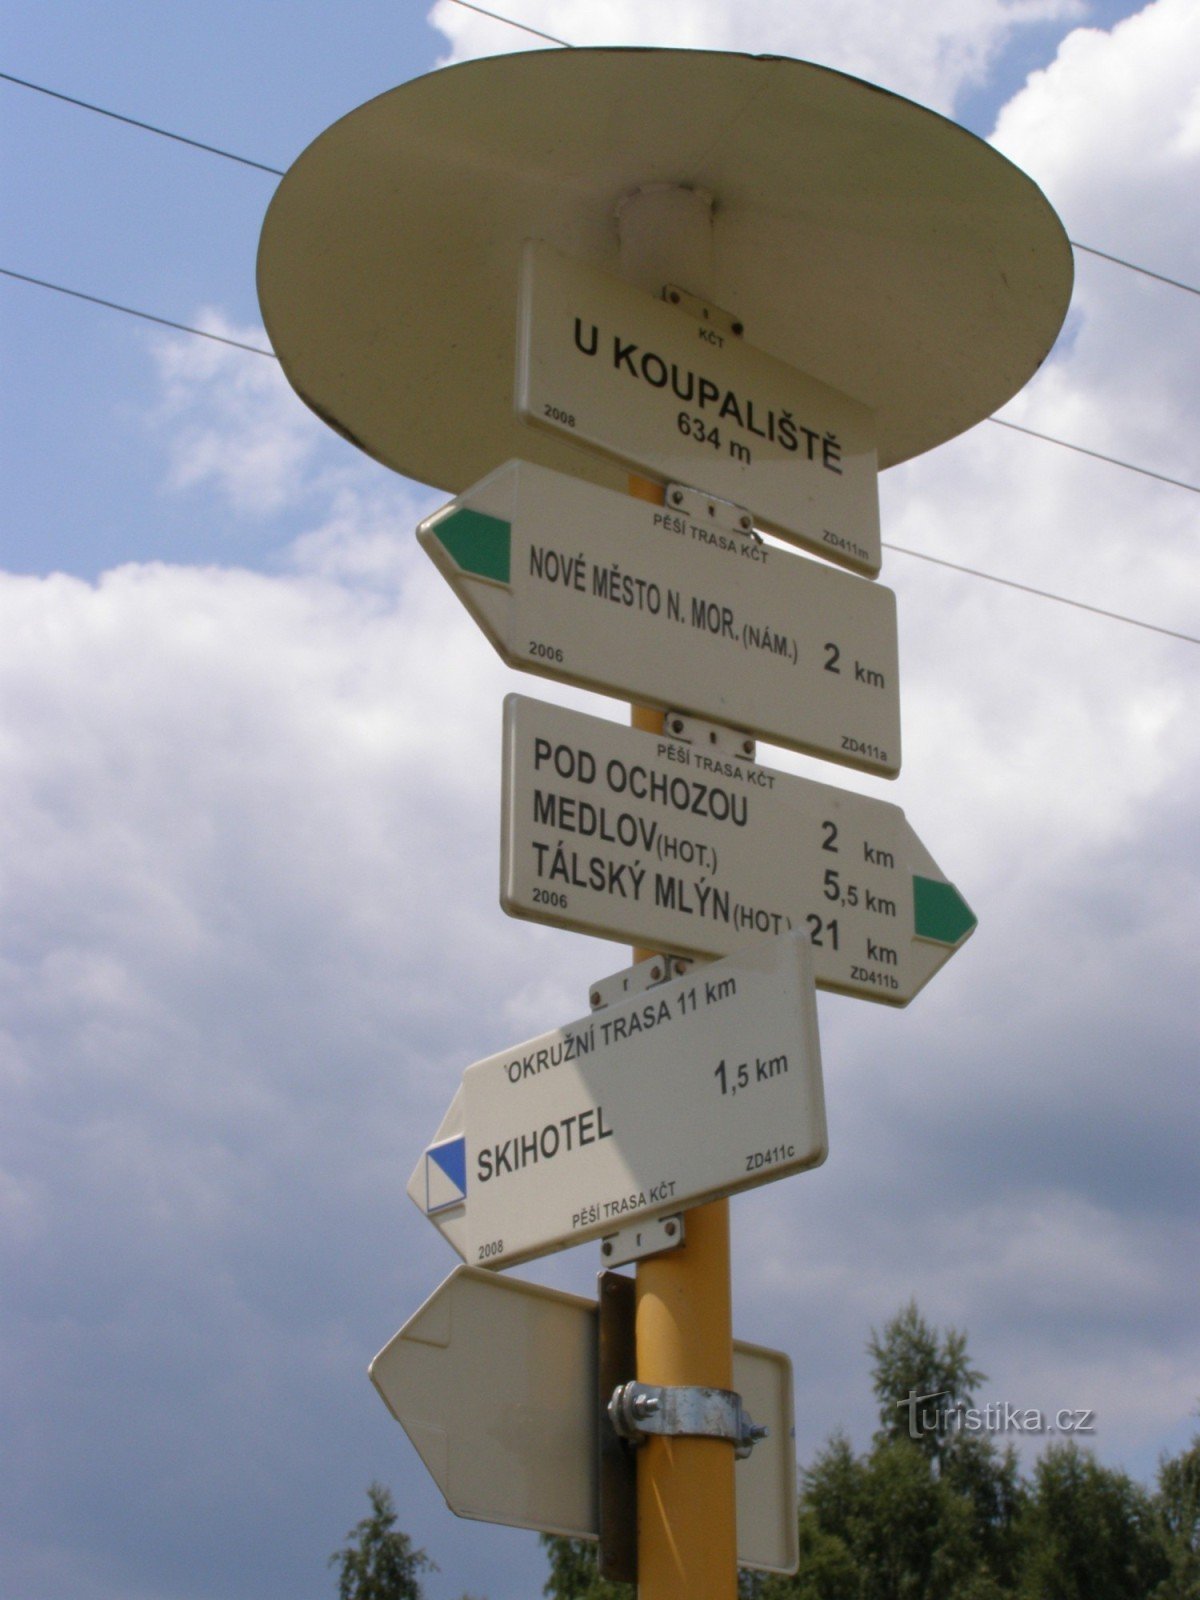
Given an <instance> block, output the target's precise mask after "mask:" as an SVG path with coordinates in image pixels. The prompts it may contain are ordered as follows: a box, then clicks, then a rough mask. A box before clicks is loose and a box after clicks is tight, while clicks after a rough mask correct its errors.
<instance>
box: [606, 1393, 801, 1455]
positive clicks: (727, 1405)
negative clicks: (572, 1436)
mask: <svg viewBox="0 0 1200 1600" xmlns="http://www.w3.org/2000/svg"><path fill="white" fill-rule="evenodd" d="M608 1418H609V1421H610V1422H611V1423H612V1425H613V1427H614V1428H615V1429H616V1432H617V1433H618V1435H619V1436H620V1437H621V1438H622V1439H629V1440H631V1441H632V1442H633V1443H634V1444H640V1443H641V1438H642V1435H643V1434H646V1433H666V1434H672V1435H674V1434H690V1435H693V1436H696V1437H700V1438H706V1439H728V1440H729V1441H730V1443H731V1444H732V1445H733V1453H734V1455H735V1456H737V1457H739V1458H744V1457H746V1456H748V1455H749V1454H750V1452H751V1450H753V1449H754V1444H755V1441H756V1440H758V1439H765V1438H766V1437H767V1434H768V1432H769V1430H768V1429H767V1428H764V1427H760V1426H759V1425H758V1424H757V1423H755V1422H752V1421H751V1420H750V1417H749V1415H748V1414H747V1413H746V1412H745V1411H744V1410H743V1409H742V1397H741V1395H740V1394H734V1392H733V1390H732V1389H703V1388H699V1387H697V1386H694V1385H681V1386H680V1387H678V1388H668V1387H665V1386H664V1385H661V1384H654V1383H639V1382H638V1381H637V1380H636V1379H635V1380H633V1381H632V1382H630V1383H622V1384H619V1385H618V1386H617V1388H616V1389H614V1390H613V1397H612V1399H611V1400H610V1401H609V1402H608Z"/></svg>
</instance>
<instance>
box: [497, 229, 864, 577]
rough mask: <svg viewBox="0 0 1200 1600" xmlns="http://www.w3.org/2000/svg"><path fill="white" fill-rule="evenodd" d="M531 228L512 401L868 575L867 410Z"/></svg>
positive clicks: (733, 329) (734, 331) (545, 422)
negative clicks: (569, 253) (536, 236)
mask: <svg viewBox="0 0 1200 1600" xmlns="http://www.w3.org/2000/svg"><path fill="white" fill-rule="evenodd" d="M671 294H672V291H671V290H668V297H667V298H666V299H658V298H656V297H655V296H653V295H650V294H647V293H646V292H645V291H644V290H642V289H638V288H636V287H635V286H634V285H632V284H629V283H623V282H622V281H621V280H620V279H619V278H616V277H614V276H613V275H612V274H611V273H608V272H598V271H596V270H595V268H593V267H589V266H586V265H584V264H582V263H580V262H578V261H572V260H570V259H568V258H567V257H566V256H563V255H561V254H559V252H558V251H556V250H552V249H551V248H550V247H549V246H548V245H546V244H544V243H541V242H539V241H536V240H530V241H529V242H528V243H527V244H526V246H525V253H524V260H523V263H522V269H521V302H520V303H521V325H520V334H519V337H518V342H517V410H518V411H519V412H520V414H521V416H523V417H524V418H525V420H526V421H527V422H531V423H533V424H535V425H536V426H537V427H539V428H549V429H551V430H552V431H554V432H557V433H564V434H567V435H569V437H570V438H572V439H575V440H581V441H583V442H584V443H586V444H590V445H593V446H595V448H596V449H598V450H603V451H605V452H606V453H608V454H610V455H614V456H616V457H617V458H618V459H619V460H621V461H624V462H626V463H627V464H628V465H630V466H633V467H638V468H644V469H645V470H646V471H648V472H651V473H653V474H654V475H655V476H657V477H659V478H662V479H664V480H666V481H668V482H678V483H692V484H695V485H696V487H697V488H699V489H702V490H705V491H706V492H707V493H709V494H717V495H721V496H723V497H724V498H725V499H726V500H733V501H737V502H738V503H739V504H741V505H744V506H746V507H748V508H749V510H750V511H751V512H752V513H753V514H754V517H755V520H756V521H758V522H760V523H761V525H762V526H763V527H764V528H769V529H770V530H771V531H772V532H773V533H778V534H780V535H782V536H783V537H784V538H785V539H792V540H795V541H796V543H798V544H802V545H805V546H806V547H807V548H808V549H810V550H815V551H817V552H819V554H821V555H823V556H827V557H828V558H829V560H831V561H837V562H840V563H841V564H842V565H844V566H848V567H853V568H855V570H857V571H859V572H865V573H868V574H870V575H871V576H874V575H875V573H877V572H878V571H879V554H880V552H879V498H878V490H877V487H876V480H877V476H878V467H877V460H876V453H875V431H874V427H873V423H872V418H871V413H870V411H869V410H868V409H867V407H866V406H864V405H861V404H859V403H858V402H856V401H854V400H851V399H850V398H849V397H848V396H846V395H841V394H838V393H836V391H834V390H833V389H830V388H828V387H827V386H826V385H825V384H823V383H818V382H817V381H816V380H815V379H814V378H810V377H807V376H806V375H805V374H804V373H803V372H800V371H797V370H796V368H794V367H789V366H788V365H787V364H786V363H785V362H783V361H780V360H779V359H778V358H777V357H775V356H771V355H768V354H767V353H766V352H765V351H763V350H756V349H755V348H754V347H753V346H752V345H750V344H747V343H746V342H745V340H744V339H743V338H742V337H741V324H740V323H738V322H736V321H734V319H733V318H729V319H721V325H720V326H718V325H716V323H715V320H714V319H713V318H712V317H711V316H710V317H704V316H697V315H695V314H693V313H691V312H689V311H687V310H685V309H683V305H684V304H685V303H686V302H687V301H688V300H690V299H691V297H690V296H684V295H682V294H681V293H680V291H679V290H678V289H675V290H674V291H673V294H674V300H675V302H676V303H675V304H672V303H671Z"/></svg>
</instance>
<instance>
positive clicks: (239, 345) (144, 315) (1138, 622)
mask: <svg viewBox="0 0 1200 1600" xmlns="http://www.w3.org/2000/svg"><path fill="white" fill-rule="evenodd" d="M452 3H453V4H456V5H460V6H462V7H464V9H466V10H468V11H475V12H478V13H479V15H481V16H485V17H489V18H491V19H492V20H494V21H497V22H501V23H504V24H506V25H507V26H510V27H513V28H518V29H520V30H521V31H523V32H525V33H530V34H533V35H535V36H536V37H538V38H541V39H545V40H547V41H548V42H549V43H551V44H554V45H558V46H561V47H562V48H564V49H572V48H573V46H572V45H570V44H569V43H568V41H566V40H565V39H559V38H556V37H555V36H554V35H552V34H548V33H543V32H542V31H541V30H540V29H537V28H531V27H529V26H527V25H526V24H525V23H520V22H515V21H514V20H513V19H512V18H511V17H505V16H502V15H500V13H499V12H494V11H489V10H487V9H486V8H485V7H483V6H479V5H475V4H473V3H472V0H452ZM0 80H3V81H4V82H7V83H13V84H17V85H19V86H20V87H21V88H25V89H31V90H34V91H35V92H37V93H39V94H44V95H47V96H49V97H50V98H52V99H55V100H60V101H63V102H65V103H66V104H68V105H73V106H77V107H79V108H80V109H82V110H85V111H91V112H94V113H95V114H96V115H98V116H103V117H108V118H110V119H111V120H113V121H115V122H122V123H125V124H126V125H128V126H129V127H134V128H138V129H139V130H141V131H143V132H146V133H153V134H156V135H158V136H159V137H161V138H165V139H171V140H173V141H174V142H176V143H178V144H184V145H188V146H190V147H191V148H193V149H196V150H201V151H203V152H205V153H206V154H209V155H215V156H220V157H222V158H223V159H225V160H228V161H234V162H237V163H238V164H239V165H241V166H246V167H251V168H253V169H255V170H256V171H259V172H265V173H268V174H269V175H271V176H272V177H279V178H281V177H283V176H284V175H285V174H284V171H283V169H281V168H279V167H272V166H268V165H267V164H266V163H265V162H262V161H254V160H252V159H250V158H249V157H247V156H241V155H238V154H237V153H236V152H234V151H232V150H226V149H224V148H223V147H222V146H220V145H214V144H208V143H206V142H204V141H203V140H200V139H192V138H189V137H187V136H186V135H184V134H180V133H174V132H172V131H171V130H170V129H167V128H160V127H158V126H157V125H156V124H154V123H150V122H144V121H142V120H141V119H140V118H137V117H130V116H126V115H125V114H124V113H122V112H117V111H112V110H110V109H108V108H107V107H104V106H98V105H95V104H94V103H93V102H91V101H88V100H82V99H79V98H78V97H76V96H74V95H68V94H64V93H62V92H61V91H59V90H56V89H50V88H48V87H46V86H45V85H43V84H37V83H33V82H31V81H30V80H29V79H26V78H19V77H17V76H15V75H14V74H12V73H8V72H2V71H0ZM1071 243H1072V247H1073V248H1074V249H1077V250H1084V251H1087V252H1088V253H1089V254H1091V255H1095V256H1099V257H1101V258H1102V259H1104V260H1106V261H1110V262H1113V263H1114V264H1116V265H1117V266H1121V267H1126V268H1128V269H1129V270H1130V271H1133V272H1140V273H1143V274H1144V275H1145V276H1147V277H1150V278H1154V279H1156V280H1157V281H1159V282H1161V283H1165V284H1169V285H1170V286H1171V287H1173V288H1177V289H1182V290H1185V291H1186V292H1188V293H1191V294H1200V290H1197V289H1196V288H1194V287H1193V286H1192V285H1191V284H1186V283H1182V282H1180V281H1179V280H1178V279H1175V278H1168V277H1166V276H1165V275H1164V274H1162V273H1157V272H1152V271H1151V270H1150V269H1149V268H1146V267H1140V266H1138V265H1136V264H1135V263H1133V262H1129V261H1125V260H1122V259H1121V258H1120V257H1118V256H1113V255H1109V254H1107V253H1106V252H1105V251H1102V250H1096V249H1094V248H1093V247H1091V246H1089V245H1083V244H1078V243H1076V242H1075V241H1073V240H1072V241H1071ZM0 275H3V276H4V277H7V278H11V279H14V280H16V281H18V282H21V283H28V284H32V285H35V286H36V287H38V288H41V289H49V290H52V291H54V292H55V293H57V294H62V295H67V296H70V297H71V298H72V299H76V300H82V301H86V302H88V303H89V304H91V305H98V306H102V307H104V308H105V309H107V310H110V311H117V312H121V313H122V314H123V315H125V316H130V317H136V318H139V319H140V320H142V321H144V322H151V323H155V324H157V325H158V326H159V327H164V328H171V329H173V330H174V331H176V332H179V333H187V334H191V335H193V336H195V337H196V338H200V339H209V340H212V341H213V342H215V343H217V344H223V345H228V346H230V347H231V348H233V349H235V350H242V351H246V352H248V353H249V354H251V355H259V356H266V357H269V358H270V359H271V360H278V359H279V358H278V357H277V356H276V354H275V352H274V351H273V350H268V349H264V348H263V347H262V346H261V345H253V344H248V343H246V342H245V341H243V340H241V339H231V338H229V337H228V336H227V335H225V334H219V333H214V332H212V331H211V329H207V328H197V327H196V326H194V325H193V324H191V323H186V322H179V321H176V320H175V319H173V318H171V317H163V316H159V315H157V314H155V313H154V312H150V311H143V310H141V309H139V308H138V307H136V306H127V305H123V304H122V303H121V302H119V301H116V300H108V299H105V298H103V297H102V296H100V295H94V294H88V293H85V292H84V291H83V290H80V289H71V288H68V287H67V286H66V285H64V284H59V283H53V282H51V281H50V280H49V279H46V278H38V277H34V276H33V275H32V274H29V273H24V272H17V271H15V270H13V269H12V268H10V267H2V266H0ZM984 420H986V421H988V422H992V423H995V424H996V425H997V426H998V427H1002V428H1009V429H1011V430H1012V431H1013V432H1015V433H1023V434H1027V435H1028V436H1029V437H1030V438H1034V439H1040V440H1042V441H1043V442H1044V443H1047V444H1053V445H1058V446H1059V447H1061V448H1062V449H1066V450H1073V451H1076V452H1077V453H1078V454H1080V455H1085V456H1089V457H1091V458H1092V459H1093V460H1096V461H1103V462H1105V463H1107V464H1108V465H1110V466H1115V467H1119V468H1121V469H1123V470H1124V471H1127V472H1135V473H1139V474H1141V475H1142V476H1144V477H1148V478H1153V479H1155V480H1156V481H1158V482H1160V483H1166V484H1170V485H1172V486H1173V487H1175V488H1179V489H1186V490H1189V491H1190V492H1191V493H1193V494H1200V485H1196V484H1192V483H1187V482H1185V481H1183V480H1182V479H1179V478H1172V477H1168V476H1167V475H1166V474H1165V473H1161V472H1155V471H1153V470H1151V469H1150V468H1148V467H1141V466H1138V465H1137V464H1136V463H1134V462H1130V461H1122V460H1119V459H1118V458H1117V457H1115V456H1108V455H1105V454H1103V453H1102V452H1101V451H1098V450H1090V449H1088V448H1086V447H1085V446H1083V445H1078V444H1074V443H1072V442H1071V441H1069V440H1066V439H1057V438H1054V437H1052V436H1051V435H1049V434H1045V433H1040V432H1038V431H1037V430H1036V429H1034V428H1026V427H1023V426H1022V425H1020V424H1019V423H1015V422H1009V421H1007V420H1005V419H1004V418H1001V417H988V418H985V419H984ZM883 546H884V548H885V549H889V550H894V551H896V552H897V553H898V554H901V555H907V556H911V557H913V558H914V559H917V560H921V561H928V562H932V563H933V564H934V565H937V566H942V567H948V568H950V569H951V570H953V571H956V572H961V573H963V574H965V575H967V576H970V577H974V578H980V579H982V580H984V581H985V582H989V583H999V584H1002V585H1004V586H1005V587H1006V588H1011V589H1018V590H1020V591H1022V592H1023V593H1026V594H1031V595H1034V596H1037V597H1038V598H1041V599H1045V600H1051V601H1054V602H1055V603H1057V604H1059V605H1066V606H1071V607H1074V608H1075V609H1077V610H1081V611H1087V612H1090V613H1092V614H1093V615H1096V616H1100V617H1105V618H1107V619H1108V620H1110V621H1114V622H1121V623H1125V624H1127V625H1128V626H1130V627H1135V628H1143V629H1146V630H1148V631H1150V632H1153V633H1159V634H1163V635H1166V636H1167V637H1168V638H1174V639H1180V640H1183V641H1185V642H1186V643H1189V644H1200V638H1197V637H1195V636H1194V635H1192V634H1187V633H1182V632H1179V631H1177V630H1176V629H1173V628H1165V627H1162V626H1160V625H1159V624H1157V623H1153V622H1145V621H1143V620H1142V619H1141V618H1138V617H1130V616H1127V615H1125V614H1124V613H1121V612H1116V611H1108V610H1105V609H1104V608H1102V607H1100V606H1092V605H1088V604H1086V603H1085V602H1084V601H1080V600H1074V599H1072V598H1071V597H1070V596H1068V595H1060V594H1054V593H1052V592H1051V591H1050V590H1047V589H1038V588H1034V587H1033V586H1032V585H1030V584H1023V583H1018V582H1017V581H1016V580H1014V579H1011V578H1002V577H999V576H998V575H996V574H995V573H989V572H983V571H981V570H979V569H978V568H975V567H967V566H963V565H961V564H960V563H957V562H953V561H948V560H945V559H944V558H942V557H940V556H934V555H930V554H928V553H927V552H925V551H921V550H912V549H909V548H907V547H905V546H904V545H897V544H891V543H889V542H888V541H886V540H884V541H883Z"/></svg>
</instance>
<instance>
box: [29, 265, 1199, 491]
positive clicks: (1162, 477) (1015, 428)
mask: <svg viewBox="0 0 1200 1600" xmlns="http://www.w3.org/2000/svg"><path fill="white" fill-rule="evenodd" d="M0 274H2V275H3V276H4V277H6V278H16V279H17V280H18V281H19V282H21V283H33V284H36V285H37V286H38V288H39V289H53V290H54V291H55V293H56V294H66V295H70V296H71V297H72V298H73V299H75V300H89V301H91V303H92V304H93V305H98V306H106V307H107V308H108V309H109V310H110V311H123V312H124V313H125V315H126V316H129V317H141V318H142V319H143V321H145V322H159V323H161V324H162V325H163V327H165V328H178V329H179V331H180V332H181V333H194V334H197V335H198V336H199V337H200V338H201V339H215V340H217V342H218V343H220V344H231V345H233V346H234V347H235V348H236V349H239V350H249V351H250V352H251V354H253V355H256V356H272V357H274V356H275V352H274V351H273V350H264V349H262V348H261V347H260V346H259V345H254V344H241V343H240V342H239V341H238V340H237V339H226V338H224V337H223V335H221V334H219V333H208V332H206V331H205V329H203V328H195V327H192V326H191V325H190V324H189V323H186V322H174V321H172V320H171V318H170V317H159V316H155V315H154V313H153V312H150V311H139V310H138V309H137V308H136V307H135V306H125V305H120V304H119V303H118V302H117V301H115V300H104V299H102V298H101V297H100V296H99V295H95V294H84V292H83V291H82V290H81V289H68V288H66V287H65V286H64V285H63V284H61V283H51V282H50V281H49V280H48V279H46V278H34V277H32V276H30V274H29V273H26V272H14V271H13V270H12V269H11V268H9V267H0ZM276 359H277V358H276ZM983 420H984V421H985V422H993V423H995V425H996V426H997V427H998V428H1008V429H1010V430H1011V431H1012V432H1013V433H1024V434H1027V435H1028V436H1029V437H1030V438H1031V439H1040V440H1041V441H1042V443H1043V444H1053V445H1058V446H1059V448H1060V449H1062V450H1074V451H1075V452H1077V454H1079V455H1083V456H1090V457H1091V458H1092V460H1093V461H1103V462H1104V463H1105V464H1106V465H1107V466H1110V467H1120V468H1121V470H1122V471H1124V472H1136V473H1139V474H1140V475H1141V476H1142V477H1144V478H1153V479H1154V480H1155V482H1156V483H1166V484H1170V485H1171V487H1172V488H1175V489H1186V490H1187V491H1188V493H1189V494H1200V484H1195V483H1187V482H1185V481H1184V479H1182V478H1169V477H1168V476H1167V475H1166V473H1164V472H1154V471H1153V470H1152V469H1151V468H1150V467H1139V466H1137V465H1136V464H1135V463H1134V462H1132V461H1122V460H1120V459H1119V458H1118V457H1117V456H1106V455H1105V454H1104V453H1103V452H1102V451H1100V450H1089V449H1087V448H1086V447H1085V446H1084V445H1081V444H1072V443H1071V441H1070V440H1069V439H1056V438H1055V437H1054V435H1053V434H1049V433H1039V432H1038V431H1037V429H1036V428H1024V427H1022V426H1021V425H1020V424H1019V423H1016V422H1005V421H1004V420H1003V419H1002V418H1001V417H985V418H983Z"/></svg>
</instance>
